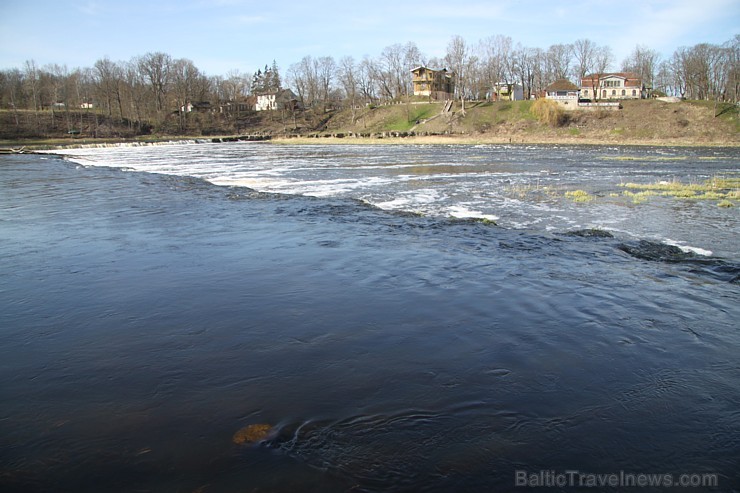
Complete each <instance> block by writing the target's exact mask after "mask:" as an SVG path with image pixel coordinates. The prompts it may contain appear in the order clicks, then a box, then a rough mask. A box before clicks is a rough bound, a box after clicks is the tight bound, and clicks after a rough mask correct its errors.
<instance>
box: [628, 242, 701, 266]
mask: <svg viewBox="0 0 740 493" xmlns="http://www.w3.org/2000/svg"><path fill="white" fill-rule="evenodd" d="M618 248H619V249H620V250H622V251H623V252H626V253H628V254H630V255H632V256H633V257H636V258H639V259H642V260H652V261H655V262H683V261H686V260H692V259H695V258H696V257H697V255H696V254H695V253H693V252H684V251H683V250H681V249H680V248H679V247H677V246H674V245H666V244H665V243H657V242H654V241H647V240H640V241H639V242H638V243H637V244H633V245H628V244H621V245H619V247H618Z"/></svg>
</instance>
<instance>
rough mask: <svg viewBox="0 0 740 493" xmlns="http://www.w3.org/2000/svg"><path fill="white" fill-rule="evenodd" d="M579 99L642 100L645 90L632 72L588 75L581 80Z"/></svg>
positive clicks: (645, 95)
mask: <svg viewBox="0 0 740 493" xmlns="http://www.w3.org/2000/svg"><path fill="white" fill-rule="evenodd" d="M580 96H581V99H584V100H588V101H597V100H619V99H644V98H646V97H647V89H646V88H645V86H644V84H643V83H642V79H640V77H639V76H638V75H637V74H635V73H632V72H612V73H603V74H588V75H586V76H584V77H583V78H582V79H581V95H580Z"/></svg>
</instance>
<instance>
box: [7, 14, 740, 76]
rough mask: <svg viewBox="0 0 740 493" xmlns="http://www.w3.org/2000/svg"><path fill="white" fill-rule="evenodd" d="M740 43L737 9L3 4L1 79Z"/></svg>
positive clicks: (666, 51) (622, 52)
mask: <svg viewBox="0 0 740 493" xmlns="http://www.w3.org/2000/svg"><path fill="white" fill-rule="evenodd" d="M738 33H740V1H738V0H665V1H664V0H661V1H644V0H643V1H639V0H621V1H620V0H609V1H606V0H572V1H567V2H566V1H541V0H533V1H524V0H505V1H487V2H486V1H477V0H476V1H465V0H447V1H442V0H423V1H417V0H394V1H388V0H371V1H367V2H363V1H356V0H355V1H353V0H343V1H341V2H339V1H325V0H302V1H293V0H287V1H286V0H283V1H280V2H277V1H272V2H270V1H267V0H261V1H253V0H148V1H144V0H114V1H109V0H78V1H62V0H0V69H7V68H22V67H23V66H24V64H25V61H26V60H34V61H35V62H36V63H37V65H39V66H43V65H46V64H50V63H57V64H60V65H67V67H68V68H70V69H73V68H76V67H90V66H92V65H93V64H94V63H95V61H96V60H98V59H100V58H103V57H106V56H107V57H108V58H110V59H111V60H113V61H121V60H125V61H127V60H130V59H131V58H132V57H133V56H137V55H144V54H146V53H148V52H155V51H162V52H165V53H167V54H169V55H171V56H173V57H174V58H189V59H190V60H192V61H193V62H194V63H195V65H196V66H197V67H198V68H200V69H201V70H203V71H204V72H206V73H207V74H208V75H225V74H226V73H227V72H228V71H230V70H239V71H241V72H252V71H256V69H257V68H260V67H263V66H264V65H265V64H271V63H272V61H273V59H274V60H276V61H277V63H278V66H279V67H280V69H281V70H282V71H283V72H285V71H286V70H287V68H288V67H289V66H290V65H291V64H292V63H295V62H298V61H299V60H300V59H301V58H302V57H304V56H306V55H311V56H313V57H320V56H333V57H334V58H335V59H337V60H339V59H340V58H341V57H343V56H346V55H351V56H354V57H355V59H357V60H360V59H361V58H362V57H363V56H364V55H368V56H370V57H376V56H378V55H379V54H380V53H381V51H382V50H383V48H385V47H386V46H389V45H392V44H395V43H401V44H405V43H407V42H409V41H413V42H414V43H416V45H417V46H418V47H419V49H420V50H421V52H422V53H424V54H425V55H426V56H428V57H441V56H443V55H444V52H445V47H446V45H447V43H448V42H449V40H450V38H451V37H452V36H454V35H460V36H462V37H463V38H464V39H465V40H466V41H467V42H468V43H470V44H476V43H477V42H478V41H479V40H480V39H483V38H486V37H489V36H493V35H496V34H503V35H506V36H510V37H511V38H512V39H513V41H514V42H515V43H516V42H520V43H522V44H523V45H525V46H530V47H538V48H543V49H547V47H548V46H550V45H552V44H556V43H572V42H573V41H575V40H577V39H581V38H588V39H591V40H593V41H595V42H596V43H597V44H599V45H609V46H610V47H611V48H612V50H613V52H614V54H615V58H616V61H617V63H621V60H622V59H623V58H624V57H625V56H626V55H627V54H629V53H630V52H631V51H632V50H633V48H634V47H635V45H637V44H643V45H646V46H648V47H650V48H653V49H656V50H658V51H659V52H660V53H662V54H663V55H664V56H666V57H667V56H670V55H671V54H672V53H673V51H674V50H675V49H676V48H678V47H680V46H693V45H695V44H697V43H703V42H707V43H715V44H719V43H723V42H725V41H728V40H730V39H731V38H732V37H734V35H735V34H738ZM614 68H618V67H614Z"/></svg>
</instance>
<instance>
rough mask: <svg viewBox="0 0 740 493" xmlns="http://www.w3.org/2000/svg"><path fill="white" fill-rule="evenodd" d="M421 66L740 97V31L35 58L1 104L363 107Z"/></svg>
mask: <svg viewBox="0 0 740 493" xmlns="http://www.w3.org/2000/svg"><path fill="white" fill-rule="evenodd" d="M420 65H424V66H427V67H432V68H447V69H448V70H450V71H452V72H454V73H455V74H456V81H457V84H456V91H457V97H459V98H461V99H462V100H466V99H478V100H481V99H486V98H490V97H491V96H492V91H493V90H494V89H493V88H495V87H496V86H497V85H498V84H501V83H503V84H520V85H521V86H522V88H523V91H524V94H525V97H526V98H530V97H531V96H532V95H538V94H541V93H542V91H543V90H544V88H545V87H547V86H548V85H549V84H550V83H552V82H554V81H555V80H557V79H561V78H565V79H569V80H571V81H572V82H574V83H576V84H577V85H580V81H581V79H582V78H583V77H584V76H585V75H587V74H590V73H601V72H607V71H610V69H611V70H614V68H617V71H622V72H634V73H636V74H638V75H639V76H640V77H641V78H642V80H643V82H644V84H645V85H646V86H647V87H649V88H651V89H652V91H653V92H654V93H658V94H665V95H671V96H678V97H683V98H688V99H704V100H715V101H729V102H737V101H738V99H739V98H738V92H739V89H740V35H735V36H734V37H733V38H732V39H730V40H728V41H727V42H725V43H723V44H721V45H715V44H708V43H700V44H697V45H695V46H692V47H681V48H678V49H676V50H675V51H674V53H673V54H672V56H670V57H669V58H665V59H664V58H662V57H661V55H660V54H659V53H658V52H657V51H656V50H653V49H651V48H649V47H647V46H643V45H637V46H636V47H635V48H634V50H633V51H632V52H631V54H630V55H629V56H628V57H626V58H625V59H624V60H622V61H621V63H618V62H617V61H616V60H615V59H614V55H613V51H612V49H611V48H610V47H609V46H604V45H598V44H597V43H595V42H593V41H591V40H589V39H579V40H577V41H575V42H573V43H570V44H554V45H552V46H550V47H548V48H547V49H542V48H531V47H527V46H523V45H522V44H521V43H515V42H514V40H512V38H510V37H508V36H503V35H495V36H491V37H488V38H485V39H482V40H480V41H478V42H476V43H470V42H468V41H466V40H465V39H464V38H463V37H461V36H454V37H452V38H451V39H450V41H449V43H448V45H447V50H446V54H445V56H444V57H442V58H432V57H427V56H425V55H424V54H423V53H422V52H421V50H420V49H419V48H418V47H417V46H416V44H415V43H413V42H409V43H406V44H394V45H391V46H388V47H386V48H384V49H383V50H382V51H381V52H380V54H379V55H377V56H375V57H370V56H365V57H363V58H362V59H361V60H357V59H355V58H353V57H344V58H341V59H339V60H335V59H334V58H333V57H331V56H320V57H314V56H310V55H309V56H305V57H304V58H303V59H301V60H300V61H298V62H296V63H293V64H291V65H290V66H289V67H288V69H287V71H286V72H285V76H284V77H281V75H280V72H279V69H278V67H277V64H276V63H275V62H273V64H272V66H267V65H266V66H265V67H264V70H263V69H259V70H258V71H257V72H254V73H249V72H240V71H239V70H232V71H230V72H228V73H227V74H225V75H220V76H208V75H206V74H205V73H204V72H203V71H202V70H200V69H198V67H196V66H195V64H194V63H193V62H192V61H191V60H188V59H175V58H172V57H171V56H170V55H168V54H166V53H160V52H157V53H147V54H145V55H142V56H136V57H134V58H132V59H131V60H129V61H112V60H110V59H108V58H103V59H100V60H97V61H96V62H95V63H94V64H93V66H92V67H88V68H75V69H69V68H68V67H66V66H63V65H56V64H53V65H46V66H43V67H39V66H38V65H37V64H36V63H35V62H34V61H28V62H26V63H25V65H24V66H23V67H18V68H12V69H7V70H2V71H0V104H1V106H0V107H1V108H3V109H6V110H13V111H15V112H18V111H20V110H33V111H34V112H38V111H40V110H50V111H52V112H54V111H69V109H70V108H75V109H78V108H88V109H89V108H95V109H96V111H97V112H101V113H102V114H105V115H107V116H108V117H110V118H113V119H117V120H119V121H121V122H126V123H127V124H128V125H129V126H130V127H131V128H132V129H134V130H141V127H142V126H143V125H145V124H152V123H154V124H156V123H157V122H162V121H163V120H165V119H166V118H175V119H178V120H179V121H180V123H184V119H185V118H187V115H186V113H185V112H184V111H180V110H181V109H183V108H185V107H186V105H187V104H188V103H190V102H199V101H208V102H211V103H212V104H214V103H215V104H219V105H222V104H225V103H235V102H238V101H244V100H246V98H247V97H248V96H250V95H252V94H256V93H260V92H265V91H274V90H277V89H279V88H281V87H287V88H290V89H291V90H293V92H294V93H295V94H296V95H297V96H298V98H299V100H300V102H301V103H302V106H303V107H304V108H308V109H310V108H322V109H326V108H327V107H328V106H330V105H331V106H336V105H346V106H348V107H351V108H357V107H360V106H363V105H366V104H370V103H379V102H386V101H393V100H400V99H403V98H406V97H408V96H409V95H411V91H412V86H411V76H410V71H411V69H413V68H415V67H417V66H420ZM16 118H17V116H16Z"/></svg>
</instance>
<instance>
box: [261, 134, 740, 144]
mask: <svg viewBox="0 0 740 493" xmlns="http://www.w3.org/2000/svg"><path fill="white" fill-rule="evenodd" d="M270 142H271V143H273V144H282V145H388V144H406V145H506V144H512V145H615V146H650V147H661V146H664V147H740V142H715V141H705V140H700V139H685V138H684V139H649V140H647V139H616V138H615V139H610V140H604V139H599V138H588V137H564V136H561V137H544V136H537V137H532V136H517V137H510V138H506V137H499V136H494V135H475V136H474V135H465V134H450V135H414V136H408V137H395V136H381V137H346V136H345V137H336V136H331V135H327V136H319V137H304V136H300V137H294V136H278V137H275V138H273V139H271V140H270Z"/></svg>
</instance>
